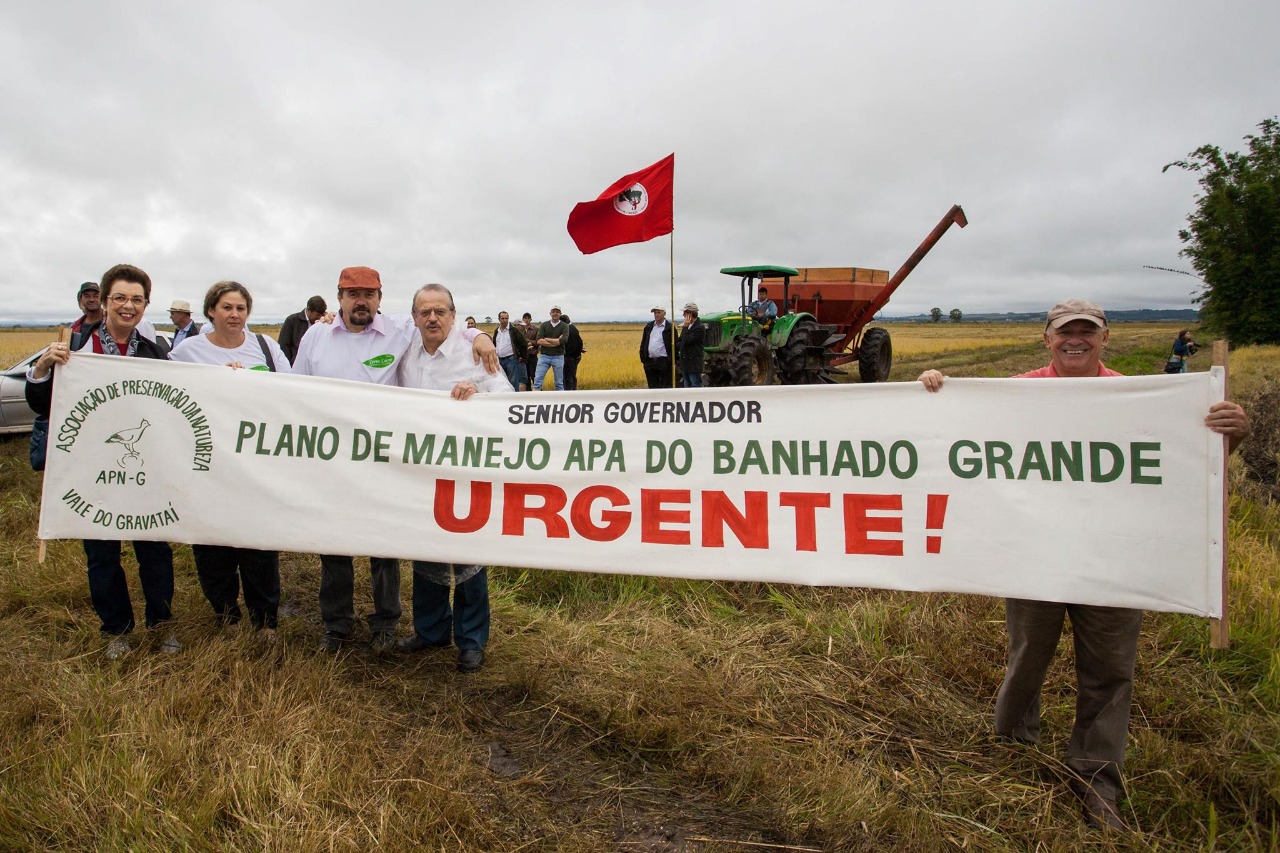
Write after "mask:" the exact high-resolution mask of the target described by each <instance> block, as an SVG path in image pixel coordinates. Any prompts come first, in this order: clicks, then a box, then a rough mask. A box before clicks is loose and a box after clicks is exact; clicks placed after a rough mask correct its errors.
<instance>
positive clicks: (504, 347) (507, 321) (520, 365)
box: [489, 311, 529, 391]
mask: <svg viewBox="0 0 1280 853" xmlns="http://www.w3.org/2000/svg"><path fill="white" fill-rule="evenodd" d="M489 337H491V338H493V345H494V346H495V347H497V349H498V364H500V365H502V372H503V373H505V374H506V375H507V381H508V382H510V383H511V387H512V388H519V389H520V390H521V391H523V390H525V386H526V385H528V382H529V379H528V377H527V376H525V371H524V362H525V355H527V354H528V352H529V343H528V341H526V340H525V337H524V333H523V332H521V331H520V327H519V326H513V325H511V315H510V314H508V313H507V312H506V311H499V312H498V328H496V329H494V330H493V334H491V335H490V336H489Z"/></svg>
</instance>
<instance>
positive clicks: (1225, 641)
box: [1209, 340, 1231, 649]
mask: <svg viewBox="0 0 1280 853" xmlns="http://www.w3.org/2000/svg"><path fill="white" fill-rule="evenodd" d="M1213 364H1214V366H1215V367H1221V368H1222V396H1223V398H1224V399H1225V398H1226V397H1227V389H1228V385H1227V380H1228V379H1229V376H1228V373H1227V342H1226V341H1221V340H1219V341H1214V342H1213ZM1230 454H1231V437H1230V436H1226V435H1224V436H1223V437H1222V573H1221V574H1222V581H1221V582H1222V617H1221V618H1219V619H1210V620H1209V648H1211V649H1226V648H1230V647H1231V623H1230V621H1229V620H1228V619H1227V547H1228V546H1229V544H1230V543H1229V541H1228V540H1227V510H1228V509H1229V505H1228V503H1227V457H1228V456H1230Z"/></svg>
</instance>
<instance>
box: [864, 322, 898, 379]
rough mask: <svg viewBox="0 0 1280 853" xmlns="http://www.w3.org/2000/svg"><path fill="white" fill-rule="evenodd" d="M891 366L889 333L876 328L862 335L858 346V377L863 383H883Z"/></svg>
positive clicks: (891, 347)
mask: <svg viewBox="0 0 1280 853" xmlns="http://www.w3.org/2000/svg"><path fill="white" fill-rule="evenodd" d="M892 366H893V343H892V342H891V341H890V340H889V332H888V331H887V330H885V329H881V328H879V327H878V326H877V327H876V328H874V329H867V330H866V331H865V332H863V333H862V343H861V344H860V345H859V346H858V376H859V378H861V379H862V381H863V382H884V381H885V380H887V379H888V378H889V368H891V367H892Z"/></svg>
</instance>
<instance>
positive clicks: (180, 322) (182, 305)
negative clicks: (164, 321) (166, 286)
mask: <svg viewBox="0 0 1280 853" xmlns="http://www.w3.org/2000/svg"><path fill="white" fill-rule="evenodd" d="M169 319H170V320H172V321H173V345H174V346H175V347H176V346H177V345H178V344H180V343H182V342H183V341H185V340H186V339H187V338H191V337H195V336H196V335H198V334H200V324H199V323H197V322H195V321H193V320H192V319H191V303H190V302H188V301H187V300H185V299H175V300H173V304H172V305H170V306H169Z"/></svg>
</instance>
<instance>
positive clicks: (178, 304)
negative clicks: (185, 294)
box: [169, 299, 191, 314]
mask: <svg viewBox="0 0 1280 853" xmlns="http://www.w3.org/2000/svg"><path fill="white" fill-rule="evenodd" d="M169 310H170V311H181V312H183V313H184V314H190V313H191V303H190V302H188V301H187V300H185V299H175V300H173V304H172V305H170V306H169Z"/></svg>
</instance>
